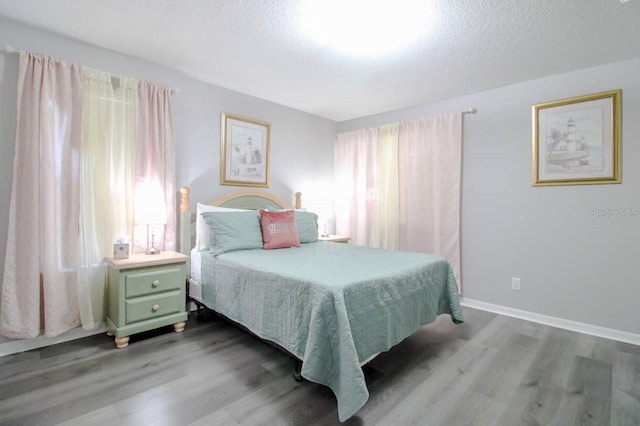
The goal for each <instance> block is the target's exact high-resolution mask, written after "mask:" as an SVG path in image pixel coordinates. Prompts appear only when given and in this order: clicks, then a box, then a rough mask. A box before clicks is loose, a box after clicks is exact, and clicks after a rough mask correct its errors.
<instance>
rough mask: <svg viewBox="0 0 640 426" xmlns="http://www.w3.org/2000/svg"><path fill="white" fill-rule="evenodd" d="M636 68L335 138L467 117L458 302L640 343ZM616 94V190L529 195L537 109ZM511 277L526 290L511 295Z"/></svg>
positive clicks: (405, 114) (487, 94)
mask: <svg viewBox="0 0 640 426" xmlns="http://www.w3.org/2000/svg"><path fill="white" fill-rule="evenodd" d="M639 75H640V59H636V60H630V61H625V62H619V63H614V64H610V65H606V66H601V67H597V68H591V69H586V70H581V71H579V72H573V73H568V74H562V75H555V76H551V77H548V78H543V79H539V80H533V81H528V82H524V83H521V84H515V85H511V86H506V87H502V88H498V89H494V90H488V91H484V92H481V93H476V94H472V95H468V96H464V97H459V98H455V99H448V100H446V101H442V102H436V103H432V104H425V105H420V106H416V107H413V108H407V109H403V110H399V111H392V112H388V113H385V114H380V115H376V116H371V117H366V118H362V119H358V120H352V121H348V122H343V123H340V124H339V125H338V131H346V130H352V129H356V128H364V127H371V126H374V125H378V124H383V123H389V122H394V121H402V120H406V119H411V118H416V117H421V116H426V115H432V114H438V113H443V112H449V111H454V110H464V109H467V108H469V107H475V108H477V109H478V112H477V113H476V114H473V115H466V116H465V117H464V142H463V144H464V149H463V152H464V153H463V184H462V237H461V241H462V287H463V296H464V297H466V298H469V299H473V300H477V301H482V302H486V303H491V304H496V305H502V306H506V307H510V308H515V309H521V310H525V311H530V312H534V313H537V314H542V315H549V316H553V317H558V318H563V319H567V320H572V321H578V322H582V323H586V324H592V325H596V326H601V327H606V328H612V329H616V330H620V331H626V332H630V333H636V334H640V320H639V318H640V317H639V314H638V300H640V279H639V278H638V272H637V270H636V266H637V265H636V262H637V257H638V254H640V217H632V218H624V217H615V218H594V217H593V215H592V209H602V210H617V209H627V208H628V209H637V210H638V211H640V195H639V194H640V191H639V189H640V188H639V183H640V143H639V139H640V119H638V117H640V78H638V76H639ZM611 89H622V104H623V105H622V123H623V125H622V151H623V154H622V158H623V161H622V181H623V182H622V184H620V185H584V186H554V187H532V186H531V161H532V159H531V151H532V150H531V140H532V125H531V121H532V112H531V107H532V105H534V104H538V103H542V102H547V101H553V100H558V99H563V98H568V97H574V96H579V95H586V94H589V93H596V92H600V91H605V90H611ZM511 277H519V278H521V279H522V290H521V291H519V292H516V291H512V290H511Z"/></svg>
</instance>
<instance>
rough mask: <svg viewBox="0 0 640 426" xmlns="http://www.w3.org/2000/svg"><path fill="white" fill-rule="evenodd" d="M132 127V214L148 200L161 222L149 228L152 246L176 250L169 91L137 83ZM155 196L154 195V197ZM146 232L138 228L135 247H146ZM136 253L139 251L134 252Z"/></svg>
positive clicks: (148, 84)
mask: <svg viewBox="0 0 640 426" xmlns="http://www.w3.org/2000/svg"><path fill="white" fill-rule="evenodd" d="M136 120H137V123H136V166H135V175H136V197H135V198H136V200H137V204H138V205H136V211H137V215H138V213H139V212H140V210H141V208H140V207H141V206H140V205H139V201H140V200H147V202H149V196H151V197H155V199H152V200H150V202H151V203H153V205H155V206H156V207H155V210H156V212H154V213H158V214H159V215H160V216H162V218H163V219H162V220H159V221H158V222H162V223H156V224H152V225H149V226H150V227H151V228H152V229H151V231H152V232H153V233H154V246H155V248H156V249H160V250H175V247H176V216H177V211H176V196H175V148H174V142H173V120H172V113H171V89H169V88H166V87H162V86H159V85H156V84H153V83H149V82H146V81H140V82H138V113H137V118H136ZM156 194H157V195H156ZM147 234H148V229H147V226H145V225H140V224H138V225H137V226H136V229H135V241H136V245H137V246H138V247H140V245H142V247H146V241H147V240H148V237H149V236H148V235H147ZM138 251H140V249H138Z"/></svg>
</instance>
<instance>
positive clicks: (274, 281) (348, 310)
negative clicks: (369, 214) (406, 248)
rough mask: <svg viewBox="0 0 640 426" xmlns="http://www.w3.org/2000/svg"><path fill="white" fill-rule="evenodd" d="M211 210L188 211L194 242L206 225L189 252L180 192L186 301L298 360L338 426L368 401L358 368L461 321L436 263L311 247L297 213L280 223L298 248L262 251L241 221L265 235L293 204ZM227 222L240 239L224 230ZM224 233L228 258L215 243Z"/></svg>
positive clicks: (302, 215) (330, 245) (310, 219)
mask: <svg viewBox="0 0 640 426" xmlns="http://www.w3.org/2000/svg"><path fill="white" fill-rule="evenodd" d="M211 204H213V205H215V206H213V207H205V206H204V205H201V204H198V209H197V214H196V234H202V232H200V231H203V229H204V228H203V223H202V221H200V222H198V217H200V218H201V219H202V218H204V219H205V221H206V222H207V225H208V226H207V228H208V231H209V233H210V234H209V235H207V236H206V238H207V239H208V240H209V246H208V247H207V244H206V242H203V241H202V240H199V238H198V237H202V236H203V235H196V239H195V243H194V242H193V240H192V238H191V234H192V231H191V230H192V225H191V223H192V220H191V218H192V214H191V213H190V210H189V205H190V202H189V190H188V188H183V189H182V190H181V242H182V247H185V248H186V247H193V249H191V250H188V249H185V250H183V252H186V253H185V254H189V255H190V256H191V275H190V276H191V278H190V281H189V295H190V297H191V298H192V300H194V301H195V302H196V303H197V304H198V305H203V306H205V307H207V308H209V309H211V310H213V311H215V312H217V313H219V314H221V315H222V316H224V317H226V318H228V319H230V320H232V321H233V322H235V323H237V324H240V325H241V326H243V327H245V328H246V329H248V330H249V331H250V332H252V333H253V334H255V335H256V336H258V337H260V338H261V339H264V340H266V341H268V342H270V343H272V344H275V345H277V346H278V347H280V348H282V349H284V350H285V351H286V352H287V353H289V354H291V355H292V356H293V357H295V358H296V359H297V360H299V365H300V374H301V376H302V377H304V378H305V379H307V380H310V381H312V382H316V383H320V384H323V385H326V386H328V387H329V388H331V390H332V391H333V392H334V394H335V395H336V398H337V402H338V417H339V419H340V421H345V420H347V419H348V418H350V417H351V416H353V415H354V414H355V413H356V412H357V411H358V410H359V409H360V408H361V407H362V406H363V405H364V404H365V403H366V401H367V399H368V397H369V393H368V390H367V386H366V381H365V377H364V373H363V370H362V365H364V364H365V363H366V362H368V361H369V360H370V359H372V358H373V357H375V356H376V355H377V354H379V353H381V352H384V351H388V350H389V349H390V348H391V347H393V346H394V345H396V344H397V343H399V342H400V341H402V340H403V339H405V338H406V337H408V336H409V335H411V334H413V333H414V332H415V331H416V330H417V329H418V328H419V327H421V326H422V325H425V324H429V323H431V322H433V321H434V320H435V319H436V317H437V316H438V315H440V314H449V315H450V316H451V320H452V321H453V322H455V323H460V322H462V321H463V317H462V310H461V308H460V305H459V301H458V288H457V285H456V282H455V278H454V276H453V272H452V269H451V266H450V265H449V263H448V262H447V261H446V260H445V259H444V258H441V257H438V256H435V255H430V254H425V253H409V252H400V251H390V250H382V249H374V248H369V247H361V246H355V245H352V244H341V243H334V242H327V241H318V240H317V216H315V215H314V214H313V213H311V212H303V211H300V210H295V211H291V210H288V213H284V212H283V213H282V216H284V215H285V214H286V215H287V217H288V219H287V220H289V221H291V220H294V222H295V225H296V229H297V230H299V231H300V232H299V234H298V236H299V242H300V244H299V246H294V247H291V248H278V249H273V250H267V249H263V248H262V246H260V247H257V246H256V244H257V243H256V242H255V241H254V242H253V243H251V244H249V243H247V242H245V240H247V241H248V239H247V237H246V236H245V235H244V234H250V233H251V232H255V231H247V229H248V228H250V227H254V224H253V222H250V223H249V222H243V221H244V220H254V219H251V218H252V217H255V218H257V219H255V220H257V221H258V229H260V228H262V229H263V230H264V229H268V228H269V229H271V228H272V226H271V225H266V223H267V222H264V220H265V217H276V216H275V215H276V213H274V214H273V215H271V216H269V213H268V212H269V211H278V212H279V211H281V210H282V209H285V211H287V209H291V208H292V207H296V208H298V209H299V207H300V205H299V204H300V194H297V196H296V205H295V206H290V205H288V204H287V203H285V202H283V201H281V200H279V199H278V198H277V197H273V196H272V195H269V194H268V193H266V192H258V191H236V192H234V193H232V194H230V195H228V196H225V197H223V198H222V199H219V200H216V201H214V202H213V203H211ZM207 209H212V210H210V211H204V210H207ZM225 209H229V210H225ZM255 209H260V210H264V211H261V212H259V214H258V213H255ZM241 217H242V218H243V219H241V220H240V219H237V218H241ZM277 217H278V218H279V217H281V216H277ZM291 217H293V218H294V219H291ZM232 218H234V219H233V220H232ZM235 220H240V223H242V228H241V229H240V228H237V227H235V226H237V224H235V223H234V224H233V226H232V227H231V228H225V227H224V226H227V224H228V222H229V221H231V222H233V221H235ZM261 220H262V222H260V221H261ZM278 220H280V219H278ZM314 220H315V223H314ZM216 221H223V223H225V225H224V226H222V227H220V226H219V223H217V222H216ZM260 223H262V226H260ZM314 226H315V228H314ZM198 228H200V229H198ZM229 229H230V231H229ZM252 229H254V228H252ZM273 229H275V228H273ZM258 232H261V231H258ZM314 232H315V235H313V233H314ZM225 233H229V235H230V238H228V239H227V242H226V244H227V245H229V244H230V245H231V246H232V247H231V248H232V249H229V250H227V248H229V247H228V246H225V245H224V244H222V245H221V244H220V243H219V241H217V240H216V238H218V239H220V240H223V239H225V237H224V235H225ZM254 240H255V238H254ZM261 243H264V244H265V245H266V244H267V243H268V237H267V236H264V238H263V240H262V241H261ZM220 247H223V249H220ZM238 247H240V248H238Z"/></svg>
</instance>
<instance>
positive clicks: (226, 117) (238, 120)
mask: <svg viewBox="0 0 640 426" xmlns="http://www.w3.org/2000/svg"><path fill="white" fill-rule="evenodd" d="M220 127H221V129H222V141H221V144H220V183H221V184H222V185H236V186H256V187H265V188H268V187H269V134H270V132H271V125H270V124H269V123H267V122H266V121H260V120H254V119H251V118H247V117H242V116H240V115H236V114H230V113H227V112H223V113H222V119H221V126H220Z"/></svg>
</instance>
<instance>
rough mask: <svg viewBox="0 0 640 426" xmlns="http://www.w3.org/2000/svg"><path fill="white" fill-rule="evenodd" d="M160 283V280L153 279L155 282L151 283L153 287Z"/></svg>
mask: <svg viewBox="0 0 640 426" xmlns="http://www.w3.org/2000/svg"><path fill="white" fill-rule="evenodd" d="M159 285H160V281H158V280H153V282H152V283H151V287H153V288H156V287H158V286H159Z"/></svg>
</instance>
